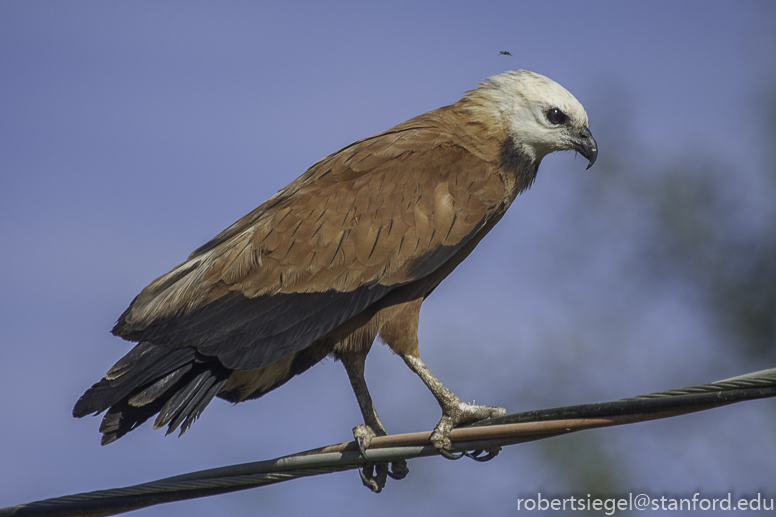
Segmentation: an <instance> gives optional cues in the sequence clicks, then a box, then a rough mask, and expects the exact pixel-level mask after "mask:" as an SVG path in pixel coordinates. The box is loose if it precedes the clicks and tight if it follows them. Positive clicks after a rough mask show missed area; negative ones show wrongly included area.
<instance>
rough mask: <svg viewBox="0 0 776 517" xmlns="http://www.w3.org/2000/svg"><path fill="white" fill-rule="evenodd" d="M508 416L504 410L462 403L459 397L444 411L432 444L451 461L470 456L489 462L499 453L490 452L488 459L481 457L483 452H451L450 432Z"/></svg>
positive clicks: (432, 436) (432, 438)
mask: <svg viewBox="0 0 776 517" xmlns="http://www.w3.org/2000/svg"><path fill="white" fill-rule="evenodd" d="M506 414H507V411H506V410H505V409H504V408H501V407H495V406H475V405H474V404H468V403H466V402H462V401H461V400H460V399H458V397H455V400H454V401H453V402H452V403H451V404H450V405H446V407H445V408H444V409H443V413H442V418H441V419H440V420H439V423H438V424H437V425H436V427H435V428H434V431H433V432H432V433H431V437H430V440H431V443H432V444H433V445H434V447H435V448H436V450H437V452H439V454H441V455H442V456H444V457H445V458H447V459H449V460H457V459H460V458H462V457H463V456H469V457H470V458H472V459H474V460H477V461H488V460H490V459H492V458H493V457H495V456H496V454H498V451H496V452H495V453H494V452H493V451H489V452H488V455H487V459H485V457H481V455H482V451H474V453H473V454H470V453H468V452H461V453H458V454H455V453H453V452H451V449H452V443H451V442H450V432H451V431H452V430H453V427H455V426H457V425H459V424H463V423H467V422H476V421H478V420H484V419H486V418H492V417H497V416H504V415H506ZM499 450H500V449H499Z"/></svg>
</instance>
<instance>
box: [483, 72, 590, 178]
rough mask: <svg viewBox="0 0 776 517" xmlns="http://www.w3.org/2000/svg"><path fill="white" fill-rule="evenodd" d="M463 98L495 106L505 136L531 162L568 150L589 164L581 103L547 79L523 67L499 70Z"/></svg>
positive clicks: (586, 123) (587, 142)
mask: <svg viewBox="0 0 776 517" xmlns="http://www.w3.org/2000/svg"><path fill="white" fill-rule="evenodd" d="M468 97H469V98H470V100H472V101H475V102H476V103H477V104H480V105H481V106H483V107H485V106H487V108H488V109H489V110H493V111H495V113H492V114H493V115H495V116H497V117H498V118H500V119H501V120H500V121H501V122H502V124H503V125H504V128H505V129H506V131H507V136H508V137H510V138H511V140H512V141H513V142H514V144H515V145H516V146H517V147H518V149H519V150H520V151H522V152H524V153H525V154H526V155H528V157H530V158H531V159H532V160H535V161H536V162H537V163H538V162H540V161H541V159H542V158H544V157H545V156H546V155H548V154H549V153H552V152H554V151H571V150H574V151H577V152H579V153H580V154H582V156H584V157H585V158H587V159H588V161H589V164H588V168H590V166H591V165H593V163H594V162H595V160H596V157H597V156H598V145H597V144H596V142H595V140H594V139H593V135H592V134H591V133H590V130H589V129H588V121H587V113H585V108H583V107H582V105H581V104H580V103H579V101H578V100H577V99H576V98H575V97H574V96H573V95H571V93H569V92H568V90H566V89H565V88H564V87H562V86H561V85H559V84H558V83H556V82H555V81H553V80H552V79H549V78H547V77H545V76H543V75H539V74H537V73H534V72H529V71H527V70H518V71H517V72H505V73H503V74H499V75H494V76H492V77H490V78H489V82H486V83H482V84H480V85H479V88H477V89H476V90H473V91H472V92H470V93H469V95H468Z"/></svg>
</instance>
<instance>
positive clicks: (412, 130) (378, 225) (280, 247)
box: [73, 71, 597, 489]
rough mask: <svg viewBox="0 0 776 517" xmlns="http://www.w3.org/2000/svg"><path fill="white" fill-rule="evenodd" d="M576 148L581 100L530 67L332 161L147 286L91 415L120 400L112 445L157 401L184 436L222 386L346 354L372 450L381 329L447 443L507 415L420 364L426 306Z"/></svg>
mask: <svg viewBox="0 0 776 517" xmlns="http://www.w3.org/2000/svg"><path fill="white" fill-rule="evenodd" d="M553 109H554V110H556V111H558V112H560V114H561V115H563V118H564V120H563V121H562V122H561V123H558V122H556V121H552V120H555V119H557V118H558V117H559V115H558V114H557V113H553V114H552V115H549V113H550V110H553ZM537 110H538V111H537ZM534 112H538V113H539V116H540V118H543V120H542V121H539V122H537V121H534V120H532V117H534ZM548 117H549V118H550V119H551V120H548ZM572 149H573V150H577V151H579V152H581V153H582V154H583V155H585V156H586V157H587V158H588V159H589V161H590V163H591V164H592V162H593V161H594V160H595V156H596V154H597V149H596V146H595V141H594V140H593V139H592V136H591V135H590V133H589V130H588V129H587V116H586V114H585V113H584V110H583V109H582V107H581V105H579V103H578V102H577V101H576V99H574V98H573V97H572V96H571V94H569V93H568V92H566V90H564V89H563V88H562V87H560V86H559V85H557V84H556V83H554V82H552V81H550V80H549V79H547V78H545V77H543V76H540V75H538V74H533V73H531V72H524V71H521V72H510V73H507V74H502V75H499V76H494V77H492V78H491V80H490V82H488V83H484V84H483V85H480V87H479V88H478V89H476V90H473V91H472V92H469V93H468V94H467V95H466V96H465V97H463V98H462V99H461V100H460V101H458V102H457V103H455V104H453V105H451V106H447V107H444V108H440V109H437V110H434V111H431V112H429V113H426V114H424V115H420V116H419V117H416V118H413V119H411V120H408V121H407V122H404V123H402V124H399V125H398V126H396V127H394V128H392V129H389V130H388V131H385V132H383V133H380V134H377V135H374V136H371V137H369V138H365V139H363V140H359V141H358V142H355V143H353V144H351V145H349V146H347V147H345V148H343V149H342V150H340V151H338V152H336V153H334V154H332V155H330V156H328V157H326V158H324V159H323V160H321V161H319V162H318V163H316V164H314V165H313V166H312V167H310V168H309V169H308V170H307V171H306V172H305V173H304V174H303V175H302V176H300V177H299V178H297V179H296V180H295V181H293V182H292V183H291V184H290V185H288V186H287V187H285V188H284V189H282V190H281V191H280V192H278V193H277V194H276V195H275V196H273V197H272V198H270V199H269V200H268V201H266V202H265V203H263V204H262V205H261V206H259V207H258V208H256V209H255V210H253V211H252V212H251V213H249V214H248V215H246V216H245V217H243V218H242V219H240V220H239V221H237V222H236V223H235V224H233V225H232V226H230V227H229V228H227V229H226V230H225V231H224V232H222V233H221V234H219V235H218V236H216V237H215V238H214V239H213V240H211V241H210V242H209V243H207V244H205V245H204V246H202V247H201V248H199V249H197V250H196V251H194V252H193V253H192V254H191V255H190V256H189V258H188V260H187V261H185V262H184V263H182V264H181V265H179V266H178V267H176V268H175V269H173V270H172V271H171V272H169V273H167V274H166V275H163V276H161V277H159V278H158V279H156V280H155V281H154V282H152V283H151V284H150V285H149V286H148V287H146V288H145V289H144V290H143V291H142V292H141V293H140V294H139V295H138V296H137V297H136V298H135V300H134V301H133V302H132V304H131V305H130V307H129V308H128V309H127V310H126V311H125V312H124V314H122V315H121V317H120V318H119V320H118V323H117V324H116V326H115V328H114V329H113V333H114V334H116V335H117V336H120V337H122V338H124V339H127V340H130V341H135V342H138V344H137V345H136V347H135V348H134V349H133V350H132V351H131V352H130V353H129V354H128V355H127V356H125V357H124V358H122V359H121V360H120V361H119V362H118V363H117V364H116V365H115V366H113V367H112V368H111V369H110V370H109V371H108V373H107V374H106V376H105V378H104V379H103V380H101V381H100V382H98V383H97V384H95V385H94V386H93V387H92V388H91V389H89V390H88V391H87V392H86V393H85V394H84V395H83V396H82V397H81V399H80V400H79V401H78V403H77V404H76V406H75V409H74V411H73V413H74V415H75V416H78V417H80V416H84V415H86V414H90V413H99V412H102V411H104V410H106V409H107V410H108V412H107V414H106V415H105V418H104V420H103V424H102V426H101V429H100V430H101V431H102V432H103V434H104V436H103V443H110V442H111V441H114V440H115V439H117V438H119V437H121V436H122V435H123V434H125V433H127V432H128V431H130V430H132V429H133V428H134V427H136V426H137V425H139V424H141V423H142V422H143V421H145V420H146V419H148V418H150V417H151V416H153V415H155V414H157V413H159V415H158V417H157V419H156V422H155V423H154V426H155V427H162V426H168V433H169V432H172V431H173V430H174V429H176V428H177V427H179V426H180V427H181V433H182V432H183V431H185V430H186V429H187V428H188V427H189V426H190V425H191V423H192V422H193V421H194V420H195V419H196V418H197V417H198V416H199V415H200V414H201V412H202V410H203V409H204V408H205V406H206V405H207V404H208V403H209V402H210V400H212V398H213V397H214V396H218V397H220V398H223V399H226V400H229V401H232V402H240V401H243V400H246V399H252V398H257V397H260V396H262V395H263V394H265V393H266V392H268V391H270V390H272V389H274V388H276V387H278V386H280V385H281V384H283V383H285V382H286V381H288V380H289V379H290V378H291V377H293V376H295V375H297V374H299V373H301V372H304V371H305V370H307V369H308V368H310V367H311V366H313V365H314V364H315V363H317V362H318V361H320V360H321V359H323V358H324V357H326V356H327V355H330V354H333V355H334V356H335V357H336V358H338V359H340V360H342V362H343V363H344V364H345V367H346V369H347V372H348V374H349V375H350V378H351V382H353V387H354V390H355V392H356V396H357V398H358V401H359V404H360V406H361V409H362V412H363V414H364V418H365V423H366V425H365V426H359V427H358V428H356V430H355V431H356V435H357V436H358V437H359V438H360V440H361V441H360V443H362V444H364V445H366V446H368V442H369V440H370V438H371V436H373V435H374V434H385V430H384V428H383V427H382V424H380V422H379V418H378V417H377V413H376V412H375V411H374V408H373V407H372V404H371V399H370V398H369V393H368V390H367V389H366V384H365V382H364V381H363V363H364V359H365V357H366V354H367V352H368V351H369V349H370V347H371V345H372V342H373V341H374V340H375V338H376V337H377V336H380V337H381V339H382V340H383V341H384V342H385V343H387V344H388V345H389V346H390V347H391V348H392V349H393V350H394V351H395V352H396V353H397V354H399V355H400V356H401V357H402V358H404V360H405V361H406V362H407V364H408V366H410V368H412V369H413V370H415V371H416V372H417V373H418V374H419V375H420V376H421V378H423V380H424V381H425V382H426V383H427V384H428V385H429V388H430V389H431V390H432V392H434V394H435V396H437V399H438V400H439V402H440V405H441V406H442V408H443V414H444V416H443V419H442V421H440V424H439V425H438V426H437V430H436V432H435V435H434V436H433V437H432V439H433V441H434V444H435V445H436V446H437V447H438V448H439V449H440V450H446V449H447V448H449V440H447V433H449V430H450V429H451V428H452V426H453V425H456V424H458V423H461V422H464V421H468V420H472V419H478V418H484V417H487V416H491V415H493V414H498V413H500V412H501V411H502V410H500V409H499V408H489V407H486V406H471V405H468V404H463V403H462V402H460V400H458V399H457V398H456V397H455V396H454V395H452V393H450V392H448V391H447V390H446V389H444V387H443V386H442V385H441V383H439V381H438V380H436V378H435V377H433V375H431V373H430V372H429V371H428V369H427V368H426V367H425V365H423V363H422V362H420V355H419V351H418V340H417V327H418V313H419V310H420V304H421V302H422V301H423V300H424V299H425V298H426V297H427V296H428V295H429V294H430V293H431V292H432V291H433V290H434V288H435V287H436V286H437V285H438V284H439V282H441V281H442V280H443V279H444V278H445V277H446V276H447V275H448V274H450V272H451V271H452V270H453V269H454V268H455V267H456V266H457V265H458V264H459V263H460V262H461V261H462V260H463V259H464V258H466V256H468V255H469V253H471V251H472V250H473V249H474V247H475V246H476V245H477V243H478V242H479V241H480V240H481V239H482V238H483V237H484V236H485V234H486V233H487V232H488V231H489V230H490V229H491V228H492V227H493V225H494V224H496V222H498V220H499V219H500V218H501V216H502V215H503V214H504V212H505V211H506V210H507V208H508V207H509V205H510V204H511V203H512V201H513V200H514V198H515V196H516V195H517V194H518V193H519V192H521V191H523V190H525V189H526V188H528V187H529V186H530V185H531V184H532V182H533V181H534V178H535V176H536V171H537V168H538V166H539V163H540V161H541V158H542V157H543V156H544V155H545V154H547V153H549V152H552V151H556V150H572ZM435 383H438V386H437V385H436V384H435ZM383 477H384V476H383ZM382 482H384V480H383V481H382ZM382 482H381V481H378V482H377V483H378V485H379V484H380V483H382ZM380 486H381V485H380ZM380 486H377V487H375V486H372V488H377V489H379V488H380Z"/></svg>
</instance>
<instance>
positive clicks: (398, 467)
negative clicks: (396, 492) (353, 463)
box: [353, 425, 410, 494]
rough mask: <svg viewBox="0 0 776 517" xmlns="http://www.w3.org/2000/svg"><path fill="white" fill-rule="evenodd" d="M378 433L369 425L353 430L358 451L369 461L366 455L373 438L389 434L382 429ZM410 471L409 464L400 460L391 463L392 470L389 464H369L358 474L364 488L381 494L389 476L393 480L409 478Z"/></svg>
mask: <svg viewBox="0 0 776 517" xmlns="http://www.w3.org/2000/svg"><path fill="white" fill-rule="evenodd" d="M378 432H380V434H379V435H378V434H377V433H376V432H375V431H374V430H373V429H372V428H371V427H369V426H368V425H359V426H356V427H354V428H353V437H354V438H355V439H356V444H357V445H358V450H359V452H360V453H361V456H363V457H364V459H366V460H367V461H368V460H369V458H368V457H367V455H366V450H367V449H368V448H369V445H370V444H371V443H372V438H375V437H376V436H385V435H386V434H387V433H386V432H385V431H384V430H382V429H379V430H378ZM409 471H410V469H409V468H407V462H406V461H404V460H399V461H394V462H393V463H391V468H390V469H389V468H388V464H387V463H377V464H373V463H367V464H366V465H364V466H363V467H362V468H360V469H359V470H358V473H359V475H360V476H361V482H362V483H363V484H364V486H365V487H367V488H368V489H369V490H371V491H372V492H374V493H376V494H379V493H380V492H381V491H382V490H383V488H384V487H385V482H386V481H387V480H388V477H389V476H390V477H391V479H396V480H399V479H404V478H405V477H407V474H408V473H409Z"/></svg>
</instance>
